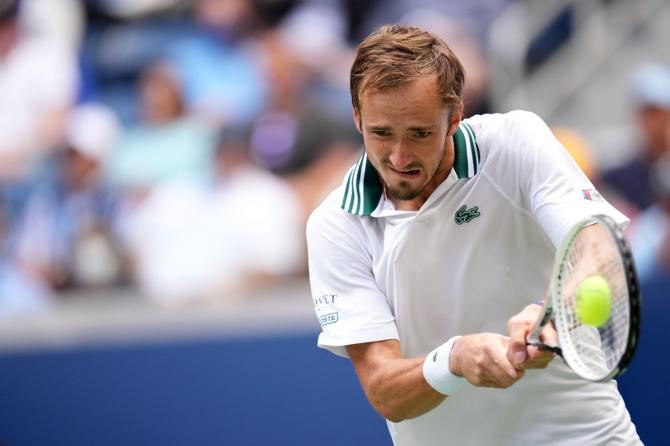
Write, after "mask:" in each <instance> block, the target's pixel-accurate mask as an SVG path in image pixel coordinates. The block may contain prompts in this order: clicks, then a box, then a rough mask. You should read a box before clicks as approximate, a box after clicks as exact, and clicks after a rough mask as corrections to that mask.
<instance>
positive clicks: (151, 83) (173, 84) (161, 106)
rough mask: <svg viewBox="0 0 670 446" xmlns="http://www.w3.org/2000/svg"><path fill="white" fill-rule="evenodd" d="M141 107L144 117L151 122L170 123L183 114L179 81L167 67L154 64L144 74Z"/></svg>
mask: <svg viewBox="0 0 670 446" xmlns="http://www.w3.org/2000/svg"><path fill="white" fill-rule="evenodd" d="M140 108H141V112H140V113H141V115H142V119H144V120H145V121H146V122H148V123H151V124H165V123H169V122H171V121H174V120H175V119H178V118H179V117H180V116H181V115H182V114H183V111H184V105H183V99H182V93H181V89H180V86H179V83H178V82H177V80H176V79H175V77H174V75H173V74H172V73H171V72H170V71H169V70H168V69H167V68H166V67H164V66H161V65H154V66H153V67H151V68H149V70H148V71H147V72H146V73H145V74H144V75H143V76H142V80H141V81H140Z"/></svg>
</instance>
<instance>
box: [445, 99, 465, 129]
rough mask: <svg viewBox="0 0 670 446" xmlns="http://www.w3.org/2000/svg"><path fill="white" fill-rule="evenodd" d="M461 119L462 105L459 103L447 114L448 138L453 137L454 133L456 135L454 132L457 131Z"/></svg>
mask: <svg viewBox="0 0 670 446" xmlns="http://www.w3.org/2000/svg"><path fill="white" fill-rule="evenodd" d="M462 119H463V103H462V102H459V103H458V104H457V105H455V106H454V107H453V108H452V109H451V112H450V113H449V133H448V136H453V135H454V133H456V130H458V125H459V124H460V123H461V120H462Z"/></svg>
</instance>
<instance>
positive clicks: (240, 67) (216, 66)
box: [168, 0, 265, 125]
mask: <svg viewBox="0 0 670 446" xmlns="http://www.w3.org/2000/svg"><path fill="white" fill-rule="evenodd" d="M194 18H195V22H196V25H197V28H196V33H194V35H193V37H189V38H186V39H184V40H182V41H180V42H178V43H177V44H176V45H175V46H174V47H173V48H171V49H170V50H169V51H168V60H169V61H170V64H171V65H172V67H173V68H174V70H175V72H176V73H177V75H178V77H179V79H180V81H181V84H182V88H183V93H184V101H185V105H186V108H187V109H188V111H189V112H191V113H195V114H197V115H200V116H202V117H205V118H207V120H208V121H210V122H213V123H216V124H219V125H228V124H244V123H248V122H249V120H251V119H252V118H253V116H255V114H256V113H257V112H258V111H259V110H260V109H261V107H262V106H263V103H264V101H265V91H264V79H263V74H262V73H263V68H262V66H261V63H260V62H261V61H260V59H259V57H258V53H257V46H256V45H254V40H253V35H254V33H255V31H256V30H257V29H258V26H259V24H258V21H257V19H258V17H257V11H256V9H255V2H251V1H248V0H226V1H219V0H198V1H197V2H196V5H195V12H194Z"/></svg>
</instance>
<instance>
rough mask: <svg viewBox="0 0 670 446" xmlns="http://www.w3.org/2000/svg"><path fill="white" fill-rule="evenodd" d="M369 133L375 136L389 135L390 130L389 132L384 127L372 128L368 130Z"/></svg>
mask: <svg viewBox="0 0 670 446" xmlns="http://www.w3.org/2000/svg"><path fill="white" fill-rule="evenodd" d="M370 133H372V134H373V135H375V136H379V137H386V136H391V132H389V131H388V130H385V129H373V130H370Z"/></svg>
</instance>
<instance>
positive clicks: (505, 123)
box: [463, 110, 546, 142]
mask: <svg viewBox="0 0 670 446" xmlns="http://www.w3.org/2000/svg"><path fill="white" fill-rule="evenodd" d="M463 122H465V123H466V124H468V125H469V126H470V127H471V128H472V130H473V131H474V133H475V137H476V138H477V139H478V140H483V141H486V140H488V139H496V140H497V141H498V142H500V140H501V137H502V139H503V140H507V139H509V138H513V137H514V136H519V133H522V132H528V131H533V130H534V129H537V128H543V127H546V124H545V123H544V121H543V120H542V118H540V117H539V116H538V115H537V114H535V113H533V112H530V111H527V110H512V111H509V112H507V113H487V114H481V115H473V116H470V117H469V118H467V119H464V120H463Z"/></svg>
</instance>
